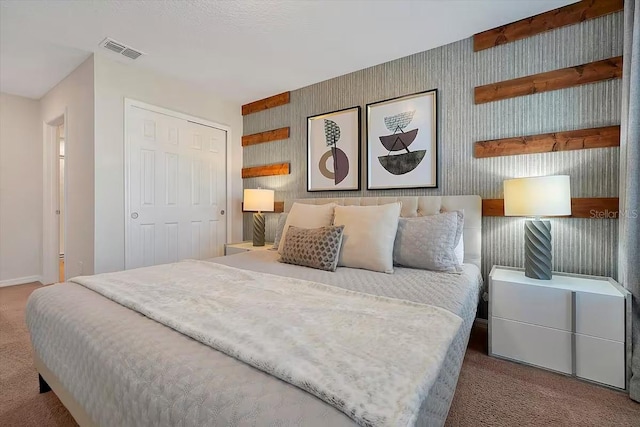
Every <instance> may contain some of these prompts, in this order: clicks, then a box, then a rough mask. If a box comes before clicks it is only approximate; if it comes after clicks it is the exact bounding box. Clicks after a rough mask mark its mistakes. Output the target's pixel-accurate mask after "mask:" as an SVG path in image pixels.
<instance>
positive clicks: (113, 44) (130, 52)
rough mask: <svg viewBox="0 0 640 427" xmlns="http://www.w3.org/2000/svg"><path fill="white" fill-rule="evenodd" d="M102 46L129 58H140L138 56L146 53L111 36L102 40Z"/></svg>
mask: <svg viewBox="0 0 640 427" xmlns="http://www.w3.org/2000/svg"><path fill="white" fill-rule="evenodd" d="M100 46H102V47H103V48H105V49H109V50H110V51H112V52H115V53H119V54H120V55H123V56H126V57H127V58H129V59H138V57H140V56H142V55H144V54H143V53H142V52H140V51H137V50H135V49H132V48H130V47H129V46H126V45H124V44H122V43H120V42H117V41H115V40H113V39H110V38H109V37H107V38H106V39H104V40H102V41H101V42H100Z"/></svg>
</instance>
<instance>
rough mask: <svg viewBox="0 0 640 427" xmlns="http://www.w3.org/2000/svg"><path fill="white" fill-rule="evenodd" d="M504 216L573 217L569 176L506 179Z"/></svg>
mask: <svg viewBox="0 0 640 427" xmlns="http://www.w3.org/2000/svg"><path fill="white" fill-rule="evenodd" d="M504 215H505V216H534V217H537V216H566V215H571V186H570V179H569V175H554V176H536V177H531V178H515V179H507V180H505V181H504Z"/></svg>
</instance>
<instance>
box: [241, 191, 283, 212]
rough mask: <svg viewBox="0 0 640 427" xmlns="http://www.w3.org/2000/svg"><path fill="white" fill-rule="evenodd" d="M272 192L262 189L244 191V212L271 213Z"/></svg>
mask: <svg viewBox="0 0 640 427" xmlns="http://www.w3.org/2000/svg"><path fill="white" fill-rule="evenodd" d="M274 193H275V192H274V191H273V190H265V189H262V188H256V189H245V190H244V206H243V208H244V210H245V211H251V212H273V196H274Z"/></svg>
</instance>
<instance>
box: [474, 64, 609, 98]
mask: <svg viewBox="0 0 640 427" xmlns="http://www.w3.org/2000/svg"><path fill="white" fill-rule="evenodd" d="M620 77H622V56H618V57H615V58H609V59H604V60H602V61H596V62H590V63H588V64H582V65H576V66H575V67H568V68H562V69H560V70H554V71H548V72H546V73H540V74H534V75H531V76H526V77H520V78H517V79H513V80H506V81H503V82H499V83H491V84H488V85H484V86H478V87H476V88H475V89H474V95H475V103H476V104H483V103H485V102H493V101H499V100H502V99H508V98H515V97H518V96H524V95H532V94H534V93H539V92H547V91H551V90H558V89H565V88H568V87H573V86H579V85H583V84H587V83H595V82H599V81H602V80H610V79H619V78H620Z"/></svg>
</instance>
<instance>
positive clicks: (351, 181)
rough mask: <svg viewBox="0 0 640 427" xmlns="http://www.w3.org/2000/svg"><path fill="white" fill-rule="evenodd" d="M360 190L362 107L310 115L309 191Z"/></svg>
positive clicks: (308, 147)
mask: <svg viewBox="0 0 640 427" xmlns="http://www.w3.org/2000/svg"><path fill="white" fill-rule="evenodd" d="M359 189H360V107H353V108H347V109H345V110H339V111H334V112H331V113H325V114H321V115H318V116H311V117H308V118H307V191H346V190H359Z"/></svg>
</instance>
